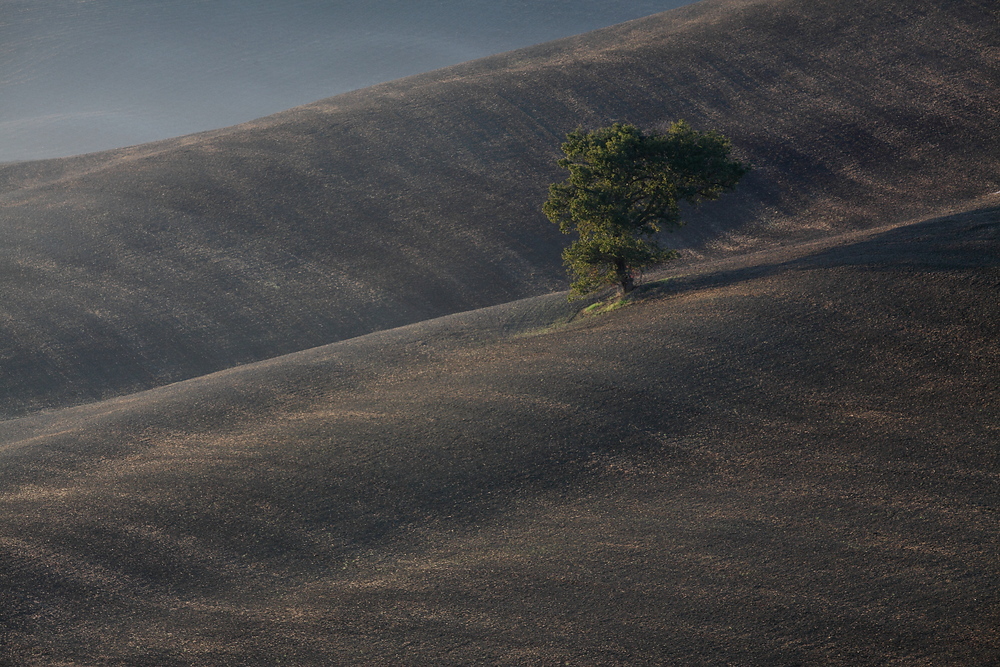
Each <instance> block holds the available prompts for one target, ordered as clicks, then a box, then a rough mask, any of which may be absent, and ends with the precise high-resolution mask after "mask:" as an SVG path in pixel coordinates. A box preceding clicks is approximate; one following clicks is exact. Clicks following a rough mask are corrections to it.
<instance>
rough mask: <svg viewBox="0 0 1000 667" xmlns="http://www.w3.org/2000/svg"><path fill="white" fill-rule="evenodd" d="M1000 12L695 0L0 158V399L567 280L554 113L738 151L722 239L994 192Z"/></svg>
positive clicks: (73, 397) (893, 214) (73, 394)
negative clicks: (180, 133) (544, 206)
mask: <svg viewBox="0 0 1000 667" xmlns="http://www.w3.org/2000/svg"><path fill="white" fill-rule="evenodd" d="M998 25H1000V8H998V6H997V4H996V3H995V2H992V1H988V0H948V1H944V2H941V1H938V0H918V1H916V2H909V3H905V4H901V3H896V2H890V1H889V0H878V1H875V2H860V1H857V0H849V1H842V2H826V1H817V2H813V1H808V2H807V1H805V0H733V1H729V2H721V1H709V2H702V3H698V4H696V5H693V6H689V7H686V8H682V9H680V10H674V11H671V12H667V13H664V14H660V15H656V16H653V17H649V18H647V19H641V20H638V21H633V22H630V23H627V24H622V25H620V26H615V27H612V28H608V29H605V30H600V31H596V32H594V33H588V34H586V35H582V36H579V37H576V38H571V39H567V40H560V41H557V42H553V43H549V44H544V45H540V46H537V47H533V48H529V49H524V50H520V51H515V52H511V53H509V54H504V55H500V56H496V57H492V58H487V59H484V60H480V61H475V62H472V63H468V64H465V65H461V66H457V67H452V68H448V69H444V70H439V71H436V72H432V73H428V74H426V75H421V76H417V77H411V78H408V79H403V80H400V81H397V82H392V83H389V84H383V85H380V86H376V87H373V88H370V89H365V90H362V91H357V92H354V93H349V94H346V95H341V96H338V97H334V98H330V99H328V100H324V101H321V102H317V103H315V104H312V105H308V106H305V107H300V108H296V109H293V110H291V111H288V112H285V113H282V114H278V115H276V116H271V117H268V118H265V119H261V120H259V121H256V122H252V123H247V124H244V125H240V126H237V127H234V128H228V129H225V130H219V131H214V132H209V133H203V134H199V135H193V136H190V137H183V138H180V139H175V140H169V141H164V142H158V143H155V144H149V145H143V146H138V147H133V148H128V149H122V150H118V151H111V152H107V153H100V154H93V155H87V156H81V157H77V158H68V159H64V160H53V161H45V162H38V163H20V164H11V165H6V166H4V167H3V168H2V169H0V184H2V193H3V194H2V196H0V232H2V233H3V235H4V239H5V243H4V245H3V248H2V249H0V288H2V293H3V294H4V299H3V303H2V304H0V316H2V320H0V321H2V323H3V327H2V333H3V336H2V342H0V346H2V348H0V373H2V374H3V376H4V377H5V378H10V381H9V382H7V383H5V385H4V387H3V389H2V396H0V398H2V404H3V406H4V408H3V410H4V414H6V415H15V414H22V413H24V412H27V411H30V410H34V409H38V408H44V407H58V406H62V405H68V404H73V403H81V402H86V401H89V400H94V399H96V398H101V397H106V396H111V395H121V394H125V393H128V392H130V391H134V390H138V389H144V388H148V387H152V386H157V385H161V384H164V383H167V382H171V381H175V380H179V379H183V378H189V377H194V376H198V375H202V374H204V373H208V372H212V371H216V370H219V369H222V368H227V367H231V366H234V365H237V364H240V363H244V362H248V361H254V360H259V359H264V358H269V357H273V356H276V355H279V354H284V353H288V352H293V351H296V350H302V349H306V348H310V347H313V346H316V345H320V344H324V343H329V342H332V341H336V340H341V339H344V338H349V337H352V336H357V335H360V334H364V333H367V332H370V331H374V330H378V329H385V328H390V327H396V326H399V325H403V324H406V323H410V322H415V321H419V320H423V319H427V318H431V317H436V316H440V315H444V314H447V313H452V312H459V311H463V310H468V309H472V308H477V307H481V306H486V305H490V304H496V303H501V302H505V301H509V300H512V299H518V298H522V297H527V296H532V295H537V294H542V293H546V292H549V291H551V290H553V289H556V288H559V287H560V286H561V285H562V284H563V274H562V268H561V266H560V262H559V250H560V248H561V246H562V244H563V242H564V241H563V238H562V237H560V235H559V234H558V233H557V231H556V230H555V228H554V226H552V225H551V224H549V223H548V222H547V221H546V220H545V219H544V218H543V216H542V215H541V214H540V212H539V205H540V203H541V201H542V200H543V199H544V197H545V189H546V187H547V185H548V183H550V182H552V181H554V180H558V179H560V178H562V175H561V174H560V173H558V170H557V169H556V168H555V166H554V160H555V158H556V157H557V156H558V144H559V143H560V141H561V140H562V137H563V136H564V134H565V132H566V131H568V130H570V129H573V128H574V127H576V126H578V125H583V126H585V127H593V126H597V125H603V124H606V123H608V122H610V121H613V120H628V121H631V122H634V123H637V124H640V125H643V126H648V127H662V126H665V125H666V124H667V123H669V122H671V121H672V120H674V119H676V118H679V117H683V118H686V119H687V120H689V121H690V122H692V123H693V124H694V125H695V126H697V127H701V128H714V129H718V130H720V131H721V132H723V133H725V134H726V135H728V136H729V137H731V138H732V139H733V142H734V144H735V146H736V148H737V150H738V152H739V153H740V154H741V156H742V157H744V158H746V159H748V160H749V161H751V162H752V163H753V164H754V165H755V167H756V171H755V172H754V173H753V175H752V176H751V177H749V178H748V180H747V182H746V183H745V184H744V185H743V186H741V188H740V190H739V191H738V193H736V194H734V195H732V196H730V198H729V199H728V201H725V200H724V201H722V202H719V203H718V205H715V206H713V207H712V208H711V209H708V208H706V209H705V210H703V211H700V212H697V213H696V214H694V215H693V216H692V219H693V221H694V222H695V223H696V224H692V225H691V226H690V228H689V229H688V230H686V231H685V232H683V233H682V234H680V235H678V236H677V237H676V238H675V240H676V242H677V243H679V244H681V245H683V246H685V247H687V248H689V249H690V250H691V252H692V253H695V254H697V253H702V254H705V253H713V252H728V251H733V250H744V249H747V248H754V247H758V246H763V245H768V244H773V243H783V242H789V241H792V240H800V239H803V238H810V237H815V236H819V235H823V234H828V233H831V232H835V231H844V230H848V229H855V228H859V227H865V226H871V225H876V224H886V223H888V222H891V221H894V220H902V219H905V218H908V217H912V216H915V215H919V214H924V213H930V212H935V211H941V210H945V209H949V208H952V207H962V206H967V205H968V203H969V202H970V201H972V200H975V199H977V198H979V197H981V196H982V195H984V194H986V193H989V192H993V191H996V190H998V189H1000V177H998V174H1000V149H998V148H997V144H996V142H995V140H994V139H995V137H996V136H998V134H1000V120H998V118H1000V114H998V113H997V112H998V109H997V105H998V102H997V100H998V99H1000V96H998V94H997V81H998V48H997V46H996V45H997V44H998V43H1000V32H998V28H997V26H998Z"/></svg>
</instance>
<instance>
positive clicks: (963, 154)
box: [0, 0, 1000, 666]
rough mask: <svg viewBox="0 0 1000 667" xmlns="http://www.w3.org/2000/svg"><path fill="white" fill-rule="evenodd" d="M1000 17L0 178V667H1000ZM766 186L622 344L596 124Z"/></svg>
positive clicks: (564, 79) (682, 63) (705, 59)
mask: <svg viewBox="0 0 1000 667" xmlns="http://www.w3.org/2000/svg"><path fill="white" fill-rule="evenodd" d="M998 13H1000V9H998V8H997V7H996V5H995V4H993V3H987V2H979V1H976V0H968V1H964V2H959V1H944V2H930V1H929V0H927V1H917V2H913V3H908V4H906V5H905V6H899V3H893V2H890V1H889V0H875V1H873V2H866V3H861V2H854V1H851V0H847V1H844V2H839V3H833V2H826V1H823V0H819V1H814V2H806V1H805V0H729V1H727V2H723V1H716V2H711V1H710V2H702V3H698V4H696V5H692V6H689V7H686V8H682V9H680V10H674V11H671V12H668V13H665V14H660V15H656V16H652V17H649V18H647V19H641V20H638V21H634V22H631V23H627V24H623V25H620V26H616V27H613V28H609V29H606V30H601V31H597V32H595V33H588V34H585V35H581V36H579V37H575V38H570V39H566V40H561V41H558V42H553V43H547V44H542V45H539V46H537V47H532V48H529V49H524V50H521V51H515V52H511V53H508V54H504V55H501V56H496V57H492V58H488V59H485V60H481V61H474V62H471V63H468V64H465V65H461V66H457V67H452V68H448V69H444V70H439V71H436V72H431V73H428V74H424V75H420V76H416V77H411V78H408V79H403V80H400V81H396V82H392V83H388V84H383V85H380V86H376V87H374V88H371V89H367V90H363V91H358V92H355V93H350V94H346V95H341V96H337V97H334V98H330V99H327V100H323V101H320V102H317V103H315V104H311V105H308V106H305V107H300V108H296V109H292V110H290V111H287V112H285V113H282V114H278V115H276V116H271V117H267V118H264V119H261V120H259V121H255V122H252V123H247V124H244V125H241V126H237V127H233V128H227V129H223V130H218V131H213V132H208V133H203V134H199V135H192V136H189V137H182V138H178V139H174V140H169V141H164V142H159V143H156V144H148V145H142V146H137V147H133V148H129V149H122V150H118V151H112V152H108V153H99V154H92V155H84V156H79V157H75V158H67V159H61V160H51V161H43V162H33V163H19V164H8V165H0V184H2V186H0V192H2V194H0V230H2V233H3V234H4V238H5V239H6V240H7V243H6V244H5V246H4V247H3V249H2V251H0V284H2V286H3V293H4V294H5V299H4V305H3V311H0V312H2V316H3V319H2V320H0V321H2V322H3V338H2V339H0V340H2V341H3V343H2V344H3V348H0V373H3V377H4V378H5V384H4V385H3V388H2V391H3V392H4V393H3V403H2V405H3V406H4V410H5V417H6V418H5V419H4V420H3V421H0V508H2V511H0V562H2V563H3V564H4V567H3V568H0V662H6V664H11V665H53V664H98V665H130V666H131V665H157V666H159V665H248V664H260V665H275V664H294V665H302V664H316V665H320V664H352V665H353V664H371V665H398V664H404V665H425V664H442V665H459V664H462V665H465V664H483V665H487V664H488V665H505V664H506V665H525V664H529V665H551V664H570V665H591V664H604V665H616V664H617V665H636V664H649V665H653V664H685V665H718V664H752V665H757V664H760V665H765V664H766V665H800V664H832V665H858V664H914V665H968V664H991V663H995V662H998V661H1000V634H998V631H997V628H998V627H1000V566H998V562H997V558H996V535H997V530H998V528H1000V526H998V519H1000V517H998V507H1000V502H998V501H1000V460H998V458H997V443H998V442H1000V384H998V382H997V378H998V377H1000V299H998V298H997V295H998V294H1000V208H998V202H997V201H996V199H995V195H993V194H991V193H994V192H995V191H996V190H998V189H1000V181H998V178H1000V177H998V176H997V174H998V173H1000V172H998V171H997V166H998V165H997V160H998V150H997V148H996V143H995V141H994V140H993V139H994V137H995V136H996V129H997V127H996V125H997V121H996V114H995V111H996V105H997V101H998V99H1000V98H998V96H997V80H998V79H997V74H998V72H997V56H998V52H997V49H996V44H998V43H1000V41H998V40H997V39H996V37H997V30H998V28H997V26H998V25H1000V24H998V23H997V20H996V19H997V18H1000V17H998V16H997V15H998ZM676 117H685V118H687V119H688V120H689V121H691V122H692V123H693V124H695V125H697V126H703V127H713V128H717V129H719V130H721V131H723V132H724V133H726V134H727V135H729V136H731V137H732V139H733V141H734V143H735V145H736V146H737V148H738V149H739V150H740V151H741V153H742V155H743V157H745V158H747V159H749V160H751V161H752V162H753V163H754V164H755V166H756V170H755V172H754V174H753V176H752V177H751V178H749V179H748V180H747V182H746V183H745V184H744V185H742V186H741V187H740V189H739V190H738V191H737V192H736V193H734V194H733V195H732V196H731V197H730V198H729V200H728V201H726V200H722V201H720V202H718V205H716V206H712V207H711V208H709V207H708V206H706V207H705V208H704V209H702V210H699V211H696V212H694V213H693V214H692V224H691V225H690V227H689V228H687V229H685V230H683V231H682V232H681V233H679V234H678V235H677V236H676V237H675V239H674V240H676V242H677V243H678V244H680V245H682V247H684V248H685V259H684V260H683V261H681V262H678V263H676V264H675V265H672V266H669V267H667V268H666V269H665V270H664V272H663V273H661V274H658V275H655V276H652V277H651V278H650V281H649V282H648V283H647V284H646V285H645V286H644V290H643V291H642V293H641V294H638V295H637V297H636V298H635V299H633V300H632V301H631V302H630V303H629V304H628V305H626V306H625V307H622V308H618V309H616V310H612V311H610V312H606V313H600V314H597V313H595V312H594V311H593V310H589V311H588V310H587V309H585V308H584V305H585V304H580V303H568V302H567V301H566V298H565V293H559V292H553V290H555V289H559V288H560V287H561V286H562V285H563V281H564V278H563V276H562V272H561V267H560V266H559V260H558V254H559V253H558V251H559V248H560V247H561V244H562V243H563V242H564V239H562V238H560V237H559V235H558V234H557V233H556V230H555V229H554V228H553V226H552V225H550V224H549V223H547V222H546V221H545V220H544V219H543V218H542V217H541V214H540V213H539V212H538V205H539V202H540V201H541V200H542V199H543V198H544V192H545V188H546V186H547V183H548V182H550V181H552V180H555V179H557V178H560V175H559V174H558V173H557V171H556V170H555V169H553V162H554V158H555V157H556V153H557V147H558V143H559V139H560V137H561V136H562V134H563V133H564V132H565V131H566V130H568V129H572V128H573V127H574V126H576V125H578V124H582V125H584V126H595V125H599V124H604V123H606V122H608V121H610V120H615V119H628V120H632V121H634V122H638V123H641V124H644V125H650V126H657V125H662V124H666V123H668V122H670V121H671V120H673V119H674V118H676Z"/></svg>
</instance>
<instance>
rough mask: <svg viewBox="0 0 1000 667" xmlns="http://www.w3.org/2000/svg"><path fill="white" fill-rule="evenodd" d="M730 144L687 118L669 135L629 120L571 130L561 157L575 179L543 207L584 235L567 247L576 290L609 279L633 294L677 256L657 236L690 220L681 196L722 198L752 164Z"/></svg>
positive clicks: (554, 190)
mask: <svg viewBox="0 0 1000 667" xmlns="http://www.w3.org/2000/svg"><path fill="white" fill-rule="evenodd" d="M731 149H732V146H731V144H730V142H729V140H728V139H726V138H725V137H724V136H722V135H721V134H718V133H717V132H699V131H696V130H694V129H693V128H692V127H691V126H690V125H688V124H687V123H686V122H684V121H682V120H679V121H677V122H676V123H674V124H673V125H671V126H670V127H669V128H668V129H667V131H666V133H658V132H651V133H648V134H647V133H644V132H642V131H641V130H639V129H638V128H636V127H635V126H634V125H629V124H625V123H616V124H614V125H612V126H611V127H605V128H601V129H598V130H594V131H592V132H584V131H583V130H580V129H577V130H575V131H573V132H570V133H569V134H568V135H567V136H566V142H565V143H564V144H563V145H562V150H563V153H565V154H566V157H565V158H563V159H561V160H559V166H560V167H563V168H564V169H567V170H569V173H570V175H569V178H568V179H567V180H566V181H564V182H562V183H555V184H553V185H551V186H550V187H549V198H548V201H546V202H545V204H544V206H543V207H542V210H543V211H544V213H545V215H546V216H548V218H549V220H551V221H552V222H554V223H556V224H558V225H559V229H560V230H562V232H563V233H565V234H570V233H573V232H576V234H577V235H578V238H577V239H576V240H575V241H574V242H573V243H572V244H571V245H570V246H569V247H568V248H566V250H565V251H564V252H563V261H564V263H565V264H566V268H567V269H568V271H569V273H570V277H571V279H572V283H571V287H572V290H573V292H572V295H571V296H581V295H584V294H589V293H591V292H594V291H596V290H598V289H601V288H602V287H605V286H608V285H618V286H619V288H620V290H621V292H622V293H623V294H624V293H627V292H629V291H631V290H632V288H633V286H634V284H635V275H636V274H637V272H638V271H640V270H641V269H642V268H643V267H647V266H651V265H654V264H659V263H662V262H665V261H667V260H669V259H672V258H673V257H675V256H676V254H677V253H676V252H675V251H673V250H668V249H665V248H662V247H660V245H659V243H658V242H657V239H656V236H657V234H659V233H660V232H661V231H662V230H673V229H676V228H678V227H680V226H681V225H682V224H683V221H682V220H681V209H680V203H681V202H689V203H692V204H698V203H700V202H702V201H706V200H710V199H717V198H718V197H719V196H720V195H721V194H722V193H723V192H725V191H727V190H731V189H732V188H734V187H735V186H736V183H737V182H739V180H740V178H742V177H743V175H744V174H746V173H747V171H748V170H749V167H747V166H746V165H745V164H743V163H741V162H738V161H736V160H732V159H731V158H730V156H729V154H730V151H731Z"/></svg>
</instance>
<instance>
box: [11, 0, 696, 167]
mask: <svg viewBox="0 0 1000 667" xmlns="http://www.w3.org/2000/svg"><path fill="white" fill-rule="evenodd" d="M688 2H690V0H351V1H348V0H0V161H5V160H23V159H34V158H42V157H58V156H63V155H71V154H76V153H83V152H89V151H94V150H100V149H104V148H112V147H117V146H125V145H130V144H136V143H142V142H146V141H152V140H155V139H162V138H166V137H170V136H176V135H180V134H187V133H190V132H196V131H199V130H206V129H213V128H217V127H224V126H227V125H232V124H234V123H238V122H241V121H245V120H250V119H252V118H257V117H259V116H263V115H267V114H269V113H274V112H277V111H281V110H283V109H287V108H289V107H293V106H296V105H299V104H305V103H307V102H312V101H315V100H318V99H321V98H324V97H329V96H330V95H335V94H337V93H340V92H344V91H347V90H352V89H355V88H361V87H364V86H368V85H371V84H374V83H378V82H380V81H387V80H390V79H395V78H398V77H401V76H405V75H408V74H416V73H419V72H423V71H427V70H431V69H436V68H438V67H443V66H446V65H450V64H454V63H458V62H462V61H465V60H471V59H473V58H478V57H480V56H484V55H488V54H491V53H498V52H501V51H506V50H509V49H513V48H517V47H520V46H527V45H530V44H536V43H539V42H544V41H547V40H550V39H556V38H558V37H564V36H567V35H572V34H577V33H581V32H586V31H588V30H592V29H594V28H599V27H603V26H607V25H612V24H614V23H619V22H621V21H626V20H629V19H633V18H638V17H640V16H646V15H649V14H653V13H656V12H659V11H664V10H666V9H671V8H673V7H677V6H680V5H683V4H687V3H688Z"/></svg>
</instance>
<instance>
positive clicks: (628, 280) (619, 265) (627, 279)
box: [615, 259, 635, 296]
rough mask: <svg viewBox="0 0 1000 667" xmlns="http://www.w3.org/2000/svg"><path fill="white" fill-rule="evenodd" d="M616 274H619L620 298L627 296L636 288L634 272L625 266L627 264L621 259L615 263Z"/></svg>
mask: <svg viewBox="0 0 1000 667" xmlns="http://www.w3.org/2000/svg"><path fill="white" fill-rule="evenodd" d="M615 273H617V274H618V290H619V292H618V293H619V295H620V296H625V295H626V294H628V293H629V292H631V291H632V290H633V289H634V288H635V281H634V280H633V278H632V272H631V271H629V268H628V267H627V266H625V262H624V261H623V260H620V259H619V260H616V261H615Z"/></svg>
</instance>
